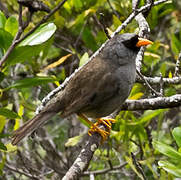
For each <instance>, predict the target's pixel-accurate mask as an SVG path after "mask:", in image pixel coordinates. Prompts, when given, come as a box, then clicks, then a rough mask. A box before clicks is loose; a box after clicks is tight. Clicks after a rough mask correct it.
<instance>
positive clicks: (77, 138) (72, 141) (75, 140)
mask: <svg viewBox="0 0 181 180" xmlns="http://www.w3.org/2000/svg"><path fill="white" fill-rule="evenodd" d="M82 137H83V134H81V135H79V136H74V137H72V138H69V139H68V141H67V142H66V143H65V147H70V146H71V147H73V146H75V145H76V144H78V143H79V142H80V141H81V140H82Z"/></svg>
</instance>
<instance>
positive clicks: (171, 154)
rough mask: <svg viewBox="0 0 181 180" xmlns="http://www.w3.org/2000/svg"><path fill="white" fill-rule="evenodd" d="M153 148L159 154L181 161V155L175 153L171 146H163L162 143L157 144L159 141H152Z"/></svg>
mask: <svg viewBox="0 0 181 180" xmlns="http://www.w3.org/2000/svg"><path fill="white" fill-rule="evenodd" d="M153 146H154V148H155V149H156V150H157V151H159V152H160V153H162V154H164V155H166V156H168V157H170V158H172V159H176V160H179V161H181V154H180V153H179V152H177V151H176V150H175V149H174V148H172V147H171V146H169V145H167V144H164V143H162V142H159V141H153Z"/></svg>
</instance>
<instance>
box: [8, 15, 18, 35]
mask: <svg viewBox="0 0 181 180" xmlns="http://www.w3.org/2000/svg"><path fill="white" fill-rule="evenodd" d="M5 30H6V31H7V32H9V33H10V34H11V35H12V36H15V34H16V33H17V31H18V21H17V20H16V18H15V17H13V16H11V17H9V18H8V20H7V21H6V24H5Z"/></svg>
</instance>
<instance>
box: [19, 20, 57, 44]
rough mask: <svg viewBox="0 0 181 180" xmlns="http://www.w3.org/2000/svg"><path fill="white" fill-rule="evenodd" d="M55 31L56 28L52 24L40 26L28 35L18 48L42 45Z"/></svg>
mask: <svg viewBox="0 0 181 180" xmlns="http://www.w3.org/2000/svg"><path fill="white" fill-rule="evenodd" d="M55 30H56V26H55V24H54V23H45V24H42V25H41V26H40V27H39V28H37V29H36V30H35V32H33V33H32V34H31V35H29V36H28V37H27V38H26V39H24V40H23V41H22V42H21V43H20V44H19V46H27V45H30V46H34V45H38V44H42V43H44V42H45V41H47V40H48V39H49V38H50V37H51V36H52V35H53V34H54V33H55Z"/></svg>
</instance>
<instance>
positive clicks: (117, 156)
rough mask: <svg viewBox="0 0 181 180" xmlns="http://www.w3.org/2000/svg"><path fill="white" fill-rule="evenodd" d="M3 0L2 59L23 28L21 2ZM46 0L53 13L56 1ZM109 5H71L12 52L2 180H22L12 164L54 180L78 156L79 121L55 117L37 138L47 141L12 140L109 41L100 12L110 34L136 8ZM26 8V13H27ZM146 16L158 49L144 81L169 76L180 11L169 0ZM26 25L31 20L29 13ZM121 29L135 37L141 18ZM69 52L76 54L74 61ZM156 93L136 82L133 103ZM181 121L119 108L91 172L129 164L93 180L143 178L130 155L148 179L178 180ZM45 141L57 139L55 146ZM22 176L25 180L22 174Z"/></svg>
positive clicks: (150, 53)
mask: <svg viewBox="0 0 181 180" xmlns="http://www.w3.org/2000/svg"><path fill="white" fill-rule="evenodd" d="M2 2H3V4H5V7H7V9H8V14H9V17H8V18H7V17H6V16H5V15H4V14H5V13H4V12H6V9H4V12H1V11H0V59H1V58H2V57H3V55H4V54H5V53H6V52H7V50H8V48H9V47H10V45H11V44H12V41H13V38H14V37H15V35H16V33H17V31H18V27H19V25H18V15H17V12H18V4H17V2H16V1H14V0H9V1H4V0H3V1H2ZM43 2H44V3H46V4H47V5H48V6H49V7H50V8H51V9H53V7H55V6H56V5H57V3H58V2H59V1H58V0H56V1H51V0H46V1H45V0H44V1H43ZM109 2H110V4H111V6H112V8H111V7H110V4H109V3H108V1H107V0H86V1H84V0H69V1H67V2H66V3H65V4H64V5H63V7H61V9H60V10H59V11H57V12H56V13H55V14H53V16H52V17H51V18H50V19H49V20H48V22H47V23H44V24H42V25H41V26H40V27H39V28H38V29H36V30H35V31H34V32H33V33H32V34H31V35H29V36H28V37H26V38H25V39H24V40H23V41H22V42H21V43H20V44H18V45H17V46H16V47H15V49H14V50H13V51H12V52H11V53H10V55H9V57H8V59H7V61H6V62H5V65H4V67H3V69H2V71H1V72H0V151H1V153H0V176H2V177H6V178H7V179H13V177H16V178H17V177H19V173H18V172H13V171H11V170H10V169H9V168H8V165H9V164H12V165H14V167H16V168H17V169H20V170H25V172H26V173H27V174H31V175H34V176H37V177H38V178H40V177H41V176H38V175H39V174H43V175H44V176H45V179H51V178H53V177H55V176H58V175H59V176H60V174H61V173H60V172H57V169H59V168H60V169H63V170H64V171H65V170H67V169H68V167H69V166H70V165H71V163H73V161H74V159H75V157H77V154H78V152H80V149H81V148H82V145H84V141H83V140H84V138H82V135H83V134H84V133H83V132H87V129H85V128H86V126H83V127H82V125H80V123H79V121H78V120H77V121H76V122H75V121H74V120H75V117H74V118H73V119H71V118H70V121H67V120H63V119H61V118H60V117H58V116H57V117H55V118H54V119H53V120H51V121H49V123H48V124H47V125H46V126H45V129H46V130H45V131H42V132H40V135H39V136H40V137H41V138H42V139H44V141H43V140H39V143H36V139H35V140H33V141H32V140H31V139H30V138H29V139H27V140H26V141H24V142H23V143H22V146H21V147H13V146H12V145H11V144H9V143H7V142H8V141H9V138H10V134H11V133H12V132H13V130H16V129H17V128H18V127H19V126H20V124H22V123H23V122H25V121H26V120H28V119H30V118H32V117H33V115H34V111H35V107H36V106H37V105H38V104H39V103H40V100H41V99H43V97H44V96H45V95H46V94H48V92H50V91H51V90H52V89H54V88H55V87H57V85H60V84H61V83H62V82H63V80H64V79H65V77H66V76H69V75H70V74H71V73H72V72H73V71H74V70H75V69H76V68H78V67H79V66H82V65H83V64H84V63H85V62H86V61H87V60H88V58H89V57H90V56H91V54H93V52H95V51H96V50H97V49H98V48H99V47H100V46H101V44H102V43H103V42H105V40H106V39H107V38H106V35H105V33H104V32H103V29H102V27H101V26H100V25H99V22H102V19H101V18H102V16H100V14H99V13H103V14H104V18H103V22H104V25H105V26H106V27H107V28H108V30H109V32H113V31H115V30H116V28H117V27H118V26H119V25H120V24H121V23H122V22H123V21H124V20H125V19H126V18H127V17H128V15H129V14H130V13H131V11H132V1H131V0H122V1H120V0H109ZM143 4H144V1H141V3H140V5H143ZM23 10H24V13H26V9H25V8H23ZM45 14H46V13H45V12H36V13H34V15H33V17H32V22H31V23H30V24H29V26H28V27H27V28H26V29H25V32H24V33H27V32H28V31H29V30H31V29H32V28H33V27H34V26H35V25H36V24H37V23H38V22H39V21H40V19H41V18H42V17H43V16H44V15H45ZM146 19H147V21H148V23H149V26H150V28H151V33H150V39H152V40H154V44H153V45H152V46H149V47H148V48H147V49H146V52H145V56H144V62H143V66H142V72H143V74H144V75H146V76H152V77H154V76H160V73H161V74H162V76H163V77H170V78H171V77H173V76H174V71H175V64H176V59H177V58H178V55H179V52H180V50H181V43H180V42H181V23H180V20H181V13H180V9H179V6H178V5H177V2H171V1H168V2H167V3H162V4H160V5H158V6H154V7H152V9H151V11H150V13H149V15H148V17H147V18H146ZM23 20H24V21H26V20H27V19H26V17H25V15H24V17H23ZM122 32H138V25H137V23H136V21H133V22H131V23H130V24H129V25H128V26H127V27H126V29H125V30H123V31H122ZM70 53H71V54H72V56H69V54H70ZM60 62H61V63H62V62H63V64H60ZM154 88H155V89H156V90H157V91H160V88H161V87H160V85H154ZM163 90H164V92H163V93H164V95H165V96H171V95H173V94H179V93H180V85H179V84H178V85H174V86H173V85H164V89H163ZM153 96H154V95H153V94H151V93H150V90H149V88H148V87H147V86H146V85H145V84H141V83H135V85H134V87H133V89H132V92H131V94H130V97H129V99H140V98H147V97H150V98H151V97H153ZM180 117H181V114H180V108H172V109H166V110H162V109H158V110H146V111H134V112H131V111H121V112H120V113H119V115H118V116H117V118H116V119H117V123H116V124H114V126H113V131H112V132H111V136H110V139H109V141H108V143H107V144H105V145H104V146H103V147H101V148H99V149H98V150H97V151H96V152H95V154H94V158H93V160H92V161H91V163H90V166H89V169H88V170H89V171H94V170H95V171H97V170H100V171H101V170H102V169H106V168H109V167H115V166H116V165H120V164H124V163H125V165H124V166H122V168H120V169H119V168H118V171H119V172H118V171H115V172H114V171H111V170H110V171H111V173H109V174H108V173H100V174H97V175H96V179H97V180H99V179H103V178H104V179H113V180H114V179H124V180H127V179H139V178H140V179H142V178H143V177H142V175H141V173H140V171H139V170H138V169H137V166H136V165H135V164H134V160H133V158H132V156H131V154H132V153H133V154H134V155H135V157H136V159H137V161H138V163H139V164H140V166H141V167H142V170H143V171H144V173H145V175H146V177H147V179H150V180H151V179H173V180H174V178H175V177H181V171H180V163H179V161H180V159H181V154H180V152H181V150H180V147H181V137H180V134H181V128H180V126H179V125H180V123H181V122H180V119H181V118H180ZM81 121H82V120H81ZM84 123H85V122H84ZM75 124H76V125H75ZM171 133H172V135H173V136H171ZM44 137H46V138H47V139H52V141H51V143H49V142H48V141H46V140H47V139H46V138H44ZM152 141H153V144H152ZM48 143H49V144H48ZM52 144H53V145H52ZM65 145H66V146H65ZM52 146H53V147H52ZM51 148H52V149H51ZM53 148H55V149H56V150H55V149H53ZM27 152H28V153H27ZM60 154H61V155H62V157H63V158H62V159H63V160H62V159H61V158H60ZM30 157H31V158H30ZM52 157H53V158H52ZM51 158H52V159H51ZM59 158H60V159H59ZM23 160H24V161H25V160H26V163H27V164H28V165H29V167H30V168H27V167H25V169H23V168H22V167H24V163H25V162H24V161H23ZM52 162H53V165H52ZM62 164H63V165H62ZM56 165H57V167H56ZM58 165H59V166H58ZM123 168H124V170H123ZM37 169H38V170H39V171H36V170H37ZM117 172H118V173H117ZM46 173H47V174H46ZM128 175H129V176H128ZM21 177H22V179H27V178H26V177H25V175H22V176H21ZM0 179H1V178H0ZM82 179H88V177H82Z"/></svg>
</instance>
